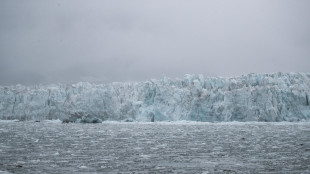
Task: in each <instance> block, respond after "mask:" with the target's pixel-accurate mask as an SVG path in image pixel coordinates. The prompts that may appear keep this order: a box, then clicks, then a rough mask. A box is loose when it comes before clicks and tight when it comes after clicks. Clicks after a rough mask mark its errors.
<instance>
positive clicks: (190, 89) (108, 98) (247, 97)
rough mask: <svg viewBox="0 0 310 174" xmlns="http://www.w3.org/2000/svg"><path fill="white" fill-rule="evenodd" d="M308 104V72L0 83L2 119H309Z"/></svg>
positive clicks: (309, 95) (309, 96) (309, 110)
mask: <svg viewBox="0 0 310 174" xmlns="http://www.w3.org/2000/svg"><path fill="white" fill-rule="evenodd" d="M309 103H310V74H309V73H273V74H247V75H243V76H239V77H231V78H222V77H217V78H215V77H204V76H203V75H185V76H184V78H183V79H169V78H167V77H165V78H163V79H161V80H154V79H152V80H149V81H146V82H135V83H131V82H128V83H127V82H126V83H110V84H91V83H87V82H80V83H77V84H72V85H65V84H58V85H47V86H45V85H37V86H32V87H29V86H22V85H16V86H2V87H0V119H4V120H5V119H18V120H51V119H55V120H56V119H61V120H63V119H66V118H69V117H70V116H72V115H78V114H80V115H90V116H92V117H96V118H99V119H101V120H110V121H122V120H123V121H152V120H154V121H178V120H185V121H208V122H220V121H267V122H270V121H309V119H310V106H309V105H310V104H309Z"/></svg>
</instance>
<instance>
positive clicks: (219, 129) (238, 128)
mask: <svg viewBox="0 0 310 174" xmlns="http://www.w3.org/2000/svg"><path fill="white" fill-rule="evenodd" d="M0 171H6V172H10V173H134V172H135V173H149V172H153V173H293V172H296V173H310V123H111V122H110V123H103V124H60V123H51V122H39V123H34V122H0ZM2 173H4V172H2ZM0 174H1V172H0Z"/></svg>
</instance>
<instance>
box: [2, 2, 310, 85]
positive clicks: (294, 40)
mask: <svg viewBox="0 0 310 174" xmlns="http://www.w3.org/2000/svg"><path fill="white" fill-rule="evenodd" d="M309 69H310V1H309V0H233V1H232V0H98V1H96V0H87V1H85V0H63V1H61V0H44V1H42V0H27V1H26V0H24V1H20V0H1V1H0V85H14V84H18V83H20V84H38V83H59V82H64V83H71V82H77V81H91V82H95V81H102V82H111V81H142V80H148V79H151V78H162V76H163V75H166V76H168V77H171V78H175V77H183V76H184V74H188V73H189V74H193V73H194V74H203V75H205V76H235V75H241V74H245V73H252V72H253V73H270V72H279V71H281V72H290V71H294V72H309Z"/></svg>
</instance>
